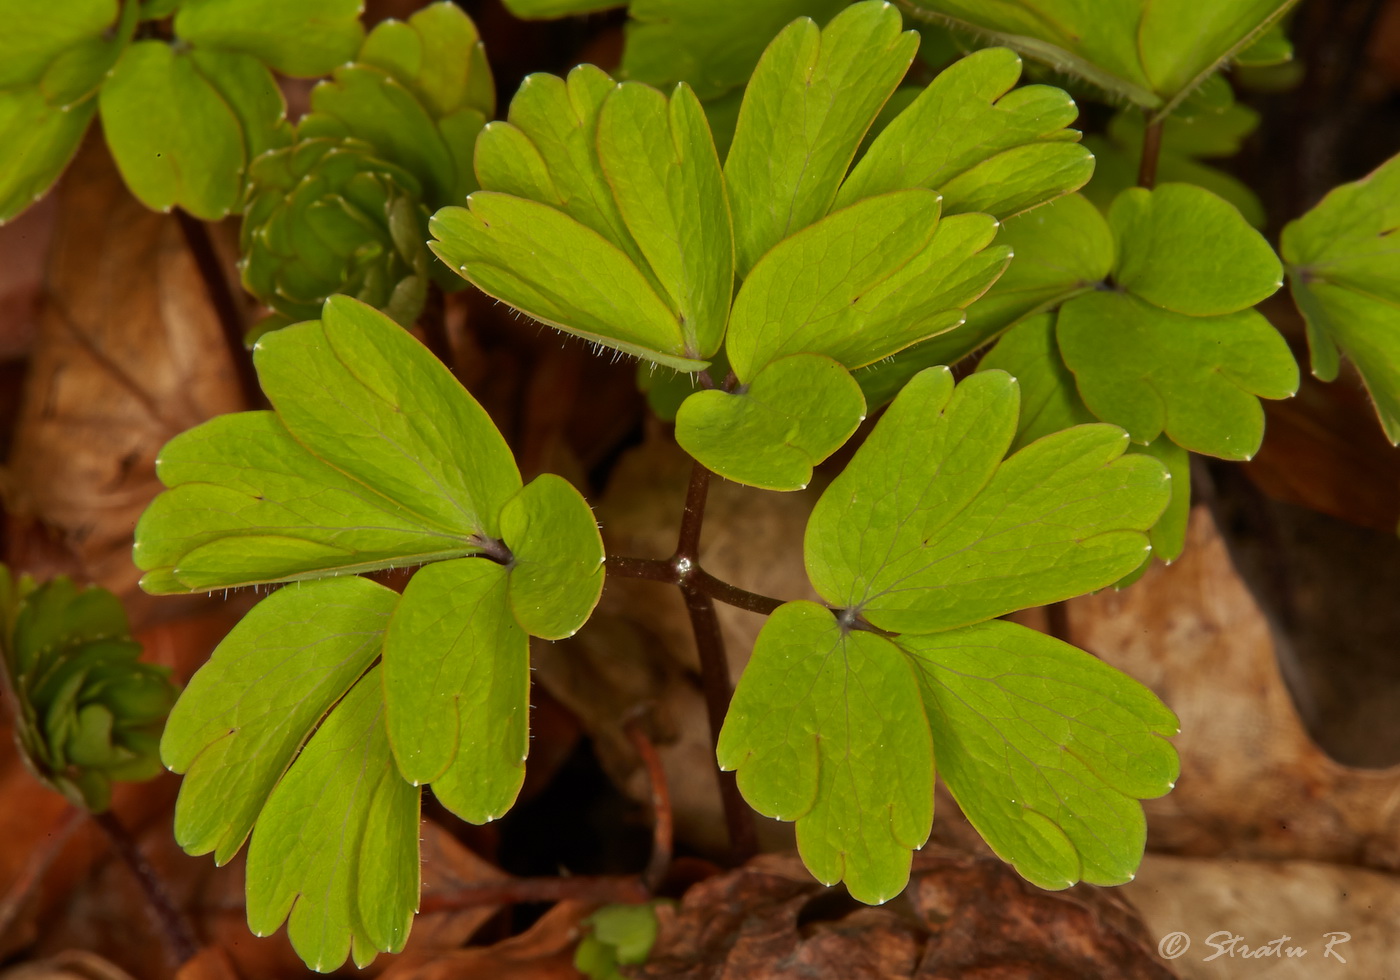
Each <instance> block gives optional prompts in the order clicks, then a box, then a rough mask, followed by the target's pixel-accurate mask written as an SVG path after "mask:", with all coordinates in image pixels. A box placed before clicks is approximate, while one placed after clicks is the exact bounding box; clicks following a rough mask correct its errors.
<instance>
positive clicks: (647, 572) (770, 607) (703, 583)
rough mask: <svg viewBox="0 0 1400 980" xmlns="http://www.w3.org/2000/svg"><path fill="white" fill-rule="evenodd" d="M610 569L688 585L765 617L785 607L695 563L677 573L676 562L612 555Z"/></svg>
mask: <svg viewBox="0 0 1400 980" xmlns="http://www.w3.org/2000/svg"><path fill="white" fill-rule="evenodd" d="M607 567H608V574H609V575H621V576H622V577H623V578H640V579H646V580H647V581H649V582H661V583H663V584H665V585H685V586H687V587H689V588H690V589H692V590H693V591H695V592H699V593H700V594H701V595H706V596H709V597H710V598H711V599H717V600H719V601H720V602H723V603H724V604H725V605H729V606H737V607H738V608H740V609H747V610H748V611H749V612H756V613H760V614H762V615H764V616H768V615H771V614H772V613H773V611H774V610H775V609H777V608H778V607H779V606H781V605H782V604H783V600H782V599H774V598H773V597H772V596H766V595H760V594H759V593H757V592H750V591H748V590H747V589H741V588H739V587H738V586H737V585H730V584H729V583H728V582H725V581H723V580H721V579H717V578H715V577H714V576H713V575H711V574H710V573H709V572H707V571H705V570H704V569H703V568H700V567H699V566H698V565H693V564H692V566H691V568H690V570H689V571H688V572H686V573H685V574H681V573H680V572H678V571H677V570H676V563H675V559H664V558H628V557H625V556H619V555H609V556H608V565H607Z"/></svg>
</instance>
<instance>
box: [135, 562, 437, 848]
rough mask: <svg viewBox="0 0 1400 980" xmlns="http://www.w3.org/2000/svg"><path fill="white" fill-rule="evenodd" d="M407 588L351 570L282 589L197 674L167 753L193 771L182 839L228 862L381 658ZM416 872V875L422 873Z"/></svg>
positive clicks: (175, 715)
mask: <svg viewBox="0 0 1400 980" xmlns="http://www.w3.org/2000/svg"><path fill="white" fill-rule="evenodd" d="M398 598H399V597H398V595H397V594H396V593H394V592H393V591H391V590H390V589H386V588H384V587H383V586H382V585H376V584H375V583H373V582H371V581H369V580H368V579H363V578H358V577H355V576H349V577H346V578H336V579H326V580H323V581H320V582H309V583H307V584H305V585H300V586H293V587H290V588H286V589H282V590H280V591H278V592H274V593H273V594H272V595H270V596H268V597H267V598H266V599H264V600H263V601H262V602H260V603H258V605H256V606H254V607H253V609H252V611H250V612H249V613H248V614H247V615H246V616H244V617H243V619H242V621H240V622H239V623H238V625H237V626H235V627H234V628H233V630H232V631H231V632H230V633H229V634H228V636H227V637H225V638H224V640H223V642H221V643H220V644H219V646H218V648H217V649H215V651H214V653H213V655H212V656H211V657H210V658H209V661H208V662H207V663H206V664H205V665H204V666H203V667H201V668H200V669H199V670H198V671H197V672H196V673H195V675H194V677H193V678H192V679H191V680H190V684H189V686H188V687H187V688H185V690H184V692H183V693H182V694H181V695H180V700H179V702H178V703H177V704H176V705H175V708H174V710H173V711H171V713H170V720H169V721H168V722H167V723H166V726H165V734H164V735H163V736H162V738H161V743H160V751H161V758H162V760H163V761H164V762H165V764H166V766H168V767H169V768H170V769H173V770H174V771H175V772H180V773H184V774H185V778H184V780H183V782H181V784H180V797H179V800H178V802H177V803H176V806H175V839H176V840H177V841H179V843H180V846H181V847H183V848H184V849H185V850H186V851H187V852H189V853H190V854H207V853H209V852H210V851H213V852H214V860H215V861H216V862H218V863H219V864H225V863H227V862H228V861H229V860H230V859H231V858H232V857H233V856H234V855H235V854H236V853H238V849H239V848H240V847H242V846H243V842H244V840H246V839H247V837H248V833H249V832H250V831H251V830H252V828H253V823H254V821H256V820H257V819H258V814H259V813H260V812H261V811H262V809H263V805H264V804H265V803H266V802H267V799H268V795H269V794H270V793H271V792H272V790H273V787H274V786H275V785H276V783H277V781H278V780H279V779H281V778H282V775H283V773H285V772H286V770H287V766H288V765H289V764H290V763H291V761H292V759H293V757H294V756H295V755H296V753H297V750H298V749H299V748H300V747H301V746H302V744H303V743H304V742H305V741H306V739H307V736H308V735H309V734H310V732H311V731H312V729H313V728H315V726H316V724H317V723H318V722H319V721H320V720H321V718H323V717H324V716H325V714H326V711H327V710H328V709H329V708H330V707H331V705H333V704H335V702H336V701H338V700H340V698H341V697H342V696H343V695H344V694H345V692H346V691H348V690H349V689H350V687H351V685H352V684H354V683H355V681H356V680H358V679H359V677H360V675H361V674H363V673H364V672H365V670H366V669H367V668H368V667H369V666H370V664H371V663H373V662H374V659H375V658H376V657H378V656H379V651H380V647H381V646H382V645H383V640H384V630H385V628H386V627H387V626H388V624H389V615H390V613H391V612H393V609H394V606H395V604H396V603H397V602H398ZM415 873H416V872H415Z"/></svg>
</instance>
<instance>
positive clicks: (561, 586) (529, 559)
mask: <svg viewBox="0 0 1400 980" xmlns="http://www.w3.org/2000/svg"><path fill="white" fill-rule="evenodd" d="M501 539H502V540H503V541H505V543H506V547H508V548H509V549H510V552H511V561H510V580H509V583H508V587H507V592H508V595H509V598H510V608H511V612H512V613H513V614H514V615H515V620H516V622H517V623H519V624H520V626H521V628H522V629H524V630H525V632H527V633H529V634H530V635H531V636H538V637H540V638H541V639H544V640H562V639H564V638H565V637H568V636H573V635H574V633H576V632H578V630H579V627H581V626H583V624H584V623H586V622H587V621H588V617H589V615H590V614H591V613H592V612H593V607H594V606H596V605H597V604H598V598H599V597H600V596H601V595H602V593H603V537H602V535H601V534H599V533H598V522H597V520H596V519H595V518H594V517H593V511H592V510H591V509H590V508H589V506H588V501H587V500H585V499H583V495H582V494H580V493H579V492H578V491H577V490H576V489H574V486H573V484H571V483H569V481H568V480H565V479H564V478H563V477H559V476H555V475H553V474H552V473H545V474H542V475H541V476H537V477H535V479H533V480H531V481H530V482H529V483H527V484H526V485H525V486H524V487H523V488H521V490H520V492H519V493H517V494H516V495H515V496H514V497H512V498H510V500H508V501H506V505H505V507H504V508H503V509H502V510H501Z"/></svg>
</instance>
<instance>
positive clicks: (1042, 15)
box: [914, 0, 1296, 117]
mask: <svg viewBox="0 0 1400 980" xmlns="http://www.w3.org/2000/svg"><path fill="white" fill-rule="evenodd" d="M1294 2H1296V0H1220V2H1218V3H1212V4H1211V5H1210V6H1209V8H1208V9H1201V10H1198V9H1196V8H1195V7H1194V6H1192V5H1189V4H1181V3H1177V2H1174V0H1108V2H1096V3H1084V2H1082V0H1007V2H1004V3H997V4H986V3H981V2H978V0H914V4H915V6H916V7H917V8H919V9H921V10H923V11H926V12H928V13H929V14H932V15H934V19H935V20H937V21H940V22H944V23H947V24H950V25H952V26H954V27H958V28H961V29H964V30H967V31H971V32H973V33H976V34H978V35H980V36H982V37H985V38H988V39H990V40H991V41H992V42H993V43H995V44H1005V45H1006V46H1008V47H1011V48H1014V49H1015V50H1017V51H1019V52H1021V54H1023V55H1026V56H1027V57H1030V58H1034V59H1036V60H1037V61H1041V62H1044V63H1045V64H1047V65H1049V66H1050V67H1051V68H1053V69H1054V70H1056V71H1059V72H1065V73H1068V74H1072V75H1077V76H1079V77H1080V78H1083V79H1084V80H1086V81H1088V82H1090V83H1091V84H1093V85H1096V86H1098V87H1100V88H1102V89H1104V90H1105V91H1106V92H1108V93H1110V94H1111V95H1113V96H1115V97H1116V98H1117V99H1120V100H1124V99H1125V100H1128V101H1131V102H1133V103H1136V104H1137V105H1139V106H1143V107H1144V108H1147V109H1152V110H1156V113H1157V115H1158V116H1159V117H1165V116H1167V115H1169V114H1170V113H1171V111H1172V110H1173V109H1174V108H1175V107H1176V106H1177V104H1179V103H1180V102H1181V100H1183V99H1184V98H1186V97H1187V95H1189V94H1190V93H1191V92H1192V91H1194V90H1195V89H1196V88H1197V87H1198V86H1199V85H1200V84H1201V83H1202V82H1204V81H1206V79H1207V78H1208V77H1209V76H1210V75H1211V74H1212V73H1213V72H1215V71H1216V70H1217V69H1218V68H1220V67H1221V65H1223V64H1225V63H1226V62H1227V61H1229V60H1230V59H1231V58H1233V57H1234V56H1235V55H1237V54H1239V53H1240V52H1242V51H1245V50H1246V49H1248V48H1249V47H1250V45H1251V44H1253V43H1254V42H1255V41H1256V40H1257V39H1258V38H1259V37H1260V36H1262V35H1263V34H1265V33H1266V32H1267V31H1268V30H1269V28H1270V26H1271V25H1272V24H1273V23H1274V22H1275V21H1277V20H1278V18H1279V17H1281V16H1282V15H1283V14H1284V12H1285V11H1287V10H1288V8H1289V7H1291V6H1292V5H1293V4H1294Z"/></svg>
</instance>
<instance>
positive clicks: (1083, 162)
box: [836, 48, 1094, 218]
mask: <svg viewBox="0 0 1400 980" xmlns="http://www.w3.org/2000/svg"><path fill="white" fill-rule="evenodd" d="M1020 77H1021V59H1020V58H1019V57H1017V55H1016V53H1015V52H1013V51H1011V50H1009V49H1008V48H986V49H984V50H981V51H977V52H974V53H973V54H970V55H968V56H967V57H966V58H963V59H961V60H960V61H956V62H954V63H953V64H952V65H951V66H950V67H948V68H946V69H944V70H943V71H942V72H941V73H940V74H939V75H938V77H937V78H935V79H934V80H933V82H932V83H931V84H930V85H929V86H928V87H927V88H925V89H924V90H923V91H922V92H921V93H920V94H919V95H918V96H917V97H916V98H915V99H914V101H913V103H912V104H911V105H910V106H909V107H908V108H907V109H905V110H904V111H903V112H902V113H900V114H899V115H898V116H897V117H895V119H894V120H893V121H892V122H890V124H889V125H888V126H886V127H885V129H884V130H883V131H881V133H880V135H879V136H877V137H876V138H875V141H874V142H873V143H872V144H871V146H870V149H869V150H868V151H867V152H866V153H865V155H864V156H863V157H862V158H861V160H860V162H859V163H857V164H856V166H855V168H854V169H853V170H852V171H851V175H850V176H849V177H847V178H846V182H845V183H844V184H842V186H841V190H840V193H839V194H838V195H837V198H836V206H837V207H843V206H845V205H847V204H851V203H853V202H854V201H857V200H859V199H860V198H863V197H870V196H871V195H873V194H880V193H884V192H886V191H892V190H903V189H905V188H909V187H927V188H930V189H932V190H936V191H940V192H941V193H942V194H943V210H944V213H945V214H957V213H960V212H963V211H983V212H986V213H988V214H992V215H995V216H997V217H999V218H1005V217H1007V216H1009V215H1011V214H1014V213H1017V212H1019V211H1023V210H1026V209H1027V208H1030V207H1034V206H1035V205H1038V204H1043V203H1044V202H1045V201H1047V200H1050V199H1052V198H1055V197H1059V196H1061V195H1063V194H1065V193H1068V192H1069V191H1072V190H1075V189H1077V188H1079V187H1081V186H1083V184H1084V183H1085V182H1086V181H1088V179H1089V177H1090V176H1091V175H1092V174H1093V171H1094V160H1093V157H1092V156H1091V155H1090V153H1089V152H1088V151H1087V150H1085V149H1084V148H1083V147H1081V146H1078V145H1077V144H1076V143H1075V142H1074V141H1075V140H1077V139H1078V137H1079V134H1078V133H1077V132H1075V131H1074V130H1070V129H1066V128H1065V127H1066V126H1068V125H1069V124H1070V123H1072V122H1074V120H1075V118H1076V116H1077V115H1078V113H1079V110H1078V108H1077V107H1076V106H1075V104H1074V100H1073V99H1071V98H1070V97H1069V96H1068V95H1067V94H1066V93H1065V92H1063V91H1061V90H1060V89H1057V88H1053V87H1051V86H1049V85H1028V86H1025V87H1023V88H1018V89H1015V90H1014V91H1012V87H1013V86H1014V85H1015V84H1016V81H1017V80H1018V79H1019V78H1020ZM929 133H938V134H939V138H938V139H928V138H927V135H928V134H929Z"/></svg>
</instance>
